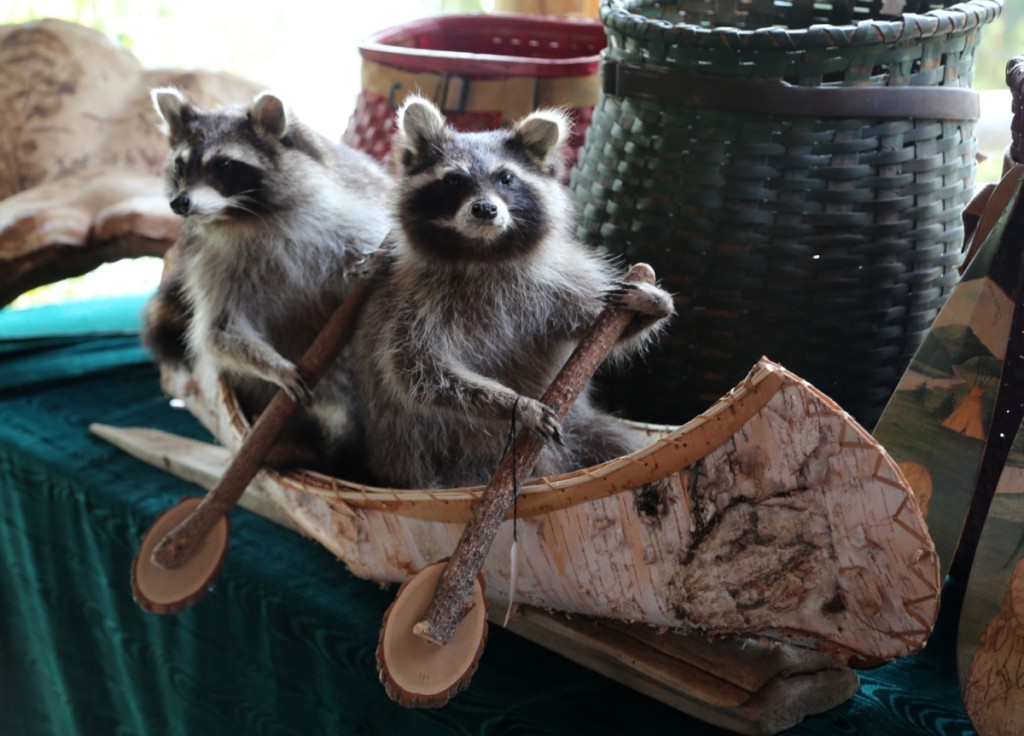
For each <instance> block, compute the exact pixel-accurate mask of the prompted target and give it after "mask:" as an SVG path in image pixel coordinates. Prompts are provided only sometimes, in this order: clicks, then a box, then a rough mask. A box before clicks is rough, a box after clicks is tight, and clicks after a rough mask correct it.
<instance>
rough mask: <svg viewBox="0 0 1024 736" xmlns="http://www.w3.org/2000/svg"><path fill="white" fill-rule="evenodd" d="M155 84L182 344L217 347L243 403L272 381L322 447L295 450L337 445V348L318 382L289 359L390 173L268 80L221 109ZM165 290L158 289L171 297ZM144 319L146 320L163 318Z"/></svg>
mask: <svg viewBox="0 0 1024 736" xmlns="http://www.w3.org/2000/svg"><path fill="white" fill-rule="evenodd" d="M152 97H153V102H154V105H155V107H156V109H157V111H158V112H159V114H160V116H161V118H162V119H163V121H164V129H165V132H166V133H167V135H168V139H169V143H170V147H171V156H170V158H169V162H168V165H167V170H166V178H167V191H168V194H169V196H170V198H171V200H170V201H171V208H172V209H173V210H174V211H175V212H177V213H178V214H180V215H182V217H183V220H182V223H181V231H180V237H179V243H180V248H181V253H180V271H179V273H178V274H177V279H176V280H175V279H171V280H169V282H168V289H170V288H180V291H181V294H182V296H183V297H184V298H183V300H179V301H181V302H183V303H182V304H180V309H178V310H177V311H182V310H184V311H186V313H187V317H188V328H187V344H188V352H189V356H190V357H191V358H192V359H198V358H200V357H203V358H205V359H208V360H211V361H213V363H214V365H215V366H216V367H217V369H218V370H219V371H221V372H222V373H223V374H225V375H226V376H227V377H228V378H229V380H230V382H231V384H232V385H233V386H234V388H235V390H236V392H237V394H238V397H239V400H240V402H241V404H242V407H243V409H244V410H245V411H246V413H247V414H249V415H250V416H253V415H256V414H258V413H259V412H260V411H261V410H262V409H263V408H264V407H265V406H266V405H267V403H268V402H269V401H270V399H271V398H272V397H273V395H274V394H275V393H276V391H277V390H278V387H280V388H283V389H284V390H286V391H287V392H288V393H289V394H290V395H291V396H292V397H293V398H295V399H296V400H298V401H299V402H300V403H301V404H303V405H304V410H303V411H300V413H299V416H298V418H297V420H296V422H295V424H294V425H293V431H294V432H300V430H301V432H302V433H301V434H299V435H298V436H299V437H300V438H301V442H302V443H306V444H309V445H311V447H309V448H307V449H316V450H318V452H316V453H314V455H313V456H306V457H302V458H301V460H302V461H304V462H311V461H315V456H318V455H320V454H321V452H322V453H324V456H325V457H326V456H329V455H330V454H331V453H336V452H337V451H338V448H339V447H341V446H346V445H347V443H349V442H351V441H353V440H354V438H355V437H356V436H357V429H358V427H357V426H356V425H357V412H356V411H355V409H354V405H353V403H352V387H351V379H350V377H349V376H348V374H347V370H346V369H345V368H344V361H340V362H338V363H337V364H336V368H335V369H333V370H332V371H330V372H329V373H328V375H327V376H325V377H324V378H323V379H322V381H321V383H320V384H319V385H318V386H317V389H316V392H315V394H311V392H310V391H309V388H308V387H307V385H306V381H305V379H304V377H303V376H301V375H299V372H298V370H297V369H296V366H295V362H296V361H297V360H298V359H299V358H300V357H301V356H302V354H303V353H304V352H305V350H306V348H307V347H308V346H309V345H310V343H312V341H313V339H314V338H315V337H316V335H317V334H318V333H319V331H320V328H321V327H322V326H323V324H324V323H325V322H326V321H327V319H328V317H329V316H330V314H331V313H332V312H333V311H334V309H335V308H336V307H337V305H338V304H339V303H340V302H341V301H342V299H343V298H344V297H345V296H346V294H347V293H348V292H349V290H350V287H351V284H352V282H353V273H354V272H355V271H357V270H359V269H360V268H361V264H362V262H363V261H364V260H365V259H366V258H367V256H368V255H369V254H370V253H372V252H374V251H375V250H376V249H377V248H378V246H379V244H380V243H381V241H382V240H383V237H384V235H385V234H386V231H387V201H388V194H389V191H390V189H391V185H392V183H391V178H390V177H389V176H388V175H387V173H386V172H385V171H384V169H383V167H381V166H380V165H379V164H377V162H376V161H374V160H373V159H371V158H370V157H369V156H367V155H365V154H363V153H362V152H359V151H356V150H354V149H351V148H349V147H346V146H343V145H338V144H334V143H332V142H331V141H329V140H327V139H326V138H325V137H323V136H321V135H320V134H318V133H316V132H314V131H313V130H311V129H310V128H308V127H306V126H305V125H303V124H302V123H301V122H300V121H299V120H297V119H296V118H295V116H294V115H293V114H292V113H291V112H290V111H289V110H288V109H287V108H286V107H285V105H284V103H283V102H282V101H281V100H280V99H279V98H278V97H276V96H274V95H272V94H269V93H264V94H261V95H259V96H257V97H256V98H255V99H253V100H252V101H251V102H250V103H249V104H247V105H239V106H235V107H228V108H223V109H220V110H216V111H205V110H201V109H199V108H197V107H195V106H193V105H192V104H191V103H190V102H189V101H188V100H187V99H186V98H185V97H184V95H182V94H181V93H180V92H178V91H177V90H174V89H156V90H153V93H152ZM174 296H175V295H174V293H172V292H170V291H168V292H167V293H165V294H159V293H158V295H157V297H163V299H164V300H165V301H166V302H169V303H170V304H171V306H174V301H173V298H174ZM150 311H151V313H152V314H154V315H159V314H160V310H157V309H153V310H150ZM147 327H148V329H149V330H150V331H152V333H154V334H155V332H156V330H157V329H158V328H159V327H160V324H159V322H157V321H156V320H154V324H147ZM144 339H145V337H144ZM311 428H312V429H315V433H314V434H312V435H308V436H307V435H306V434H305V431H306V430H308V429H311ZM317 443H321V445H322V446H320V447H314V445H316V444H317Z"/></svg>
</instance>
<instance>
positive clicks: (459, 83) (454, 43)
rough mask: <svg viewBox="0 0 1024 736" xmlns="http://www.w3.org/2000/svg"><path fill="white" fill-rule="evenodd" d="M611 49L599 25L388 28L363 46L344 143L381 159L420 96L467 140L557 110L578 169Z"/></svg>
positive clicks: (531, 20)
mask: <svg viewBox="0 0 1024 736" xmlns="http://www.w3.org/2000/svg"><path fill="white" fill-rule="evenodd" d="M605 43H606V37H605V32H604V27H603V25H602V24H601V23H600V22H598V21H597V20H591V19H586V18H562V17H547V16H532V15H523V14H516V13H472V14H454V15H441V16H434V17H429V18H424V19H421V20H416V21H413V22H410V23H406V24H403V25H400V26H395V27H393V28H388V29H386V30H383V31H380V32H378V33H376V34H374V35H372V36H370V37H369V38H367V39H366V40H365V41H364V42H363V43H361V44H360V45H359V54H360V56H361V57H362V64H363V67H362V89H361V92H360V94H359V98H358V100H357V102H356V109H355V112H354V113H353V114H352V117H351V118H350V119H349V124H348V127H347V129H346V130H345V133H344V135H343V137H342V139H343V140H344V142H345V143H347V144H349V145H350V146H353V147H355V148H358V149H360V150H363V151H366V152H367V153H369V154H371V155H373V156H375V157H376V158H378V159H381V160H383V159H384V158H385V157H386V156H387V154H388V152H389V150H390V146H391V136H392V133H393V132H394V112H395V110H396V109H397V107H398V106H399V105H401V104H402V101H403V100H404V99H405V98H406V97H407V96H408V95H410V94H412V93H414V92H416V93H419V94H421V95H423V96H425V97H428V98H430V99H431V100H433V101H434V102H435V103H436V104H437V105H438V106H439V107H440V108H441V109H442V111H443V112H444V114H445V117H446V118H448V120H449V122H450V123H451V124H452V125H454V126H455V127H456V128H458V129H459V130H466V131H472V130H491V129H494V128H498V127H502V126H506V125H508V124H510V123H512V122H514V121H515V120H517V119H519V118H521V117H523V116H524V115H527V114H529V113H530V112H532V111H533V110H535V109H537V108H539V107H556V106H558V107H564V108H566V109H568V110H570V111H571V112H572V114H573V118H574V127H573V137H572V139H571V141H570V156H569V159H570V160H569V163H570V164H572V163H575V161H576V153H577V150H578V148H579V147H580V146H581V145H582V143H583V138H584V135H585V133H586V130H587V127H588V126H589V125H590V117H591V112H592V110H593V107H594V105H595V104H596V103H597V100H598V97H599V96H600V92H601V89H600V79H599V67H600V53H601V50H602V49H603V48H604V46H605Z"/></svg>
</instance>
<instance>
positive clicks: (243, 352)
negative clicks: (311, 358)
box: [206, 320, 313, 404]
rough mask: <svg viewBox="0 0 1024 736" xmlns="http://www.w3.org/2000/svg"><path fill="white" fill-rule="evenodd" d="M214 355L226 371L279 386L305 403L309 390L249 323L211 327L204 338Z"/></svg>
mask: <svg viewBox="0 0 1024 736" xmlns="http://www.w3.org/2000/svg"><path fill="white" fill-rule="evenodd" d="M206 343H207V345H208V347H209V349H210V350H211V351H212V352H213V353H214V357H215V358H216V359H217V360H218V361H219V362H221V363H222V364H223V365H225V366H226V367H227V368H229V369H230V370H234V371H236V372H238V373H241V374H243V375H251V376H256V377H257V378H262V379H263V380H264V381H269V382H270V383H273V384H274V385H276V386H279V387H280V388H283V389H284V390H285V391H286V392H287V393H288V395H289V396H290V397H291V398H292V400H294V401H295V402H296V403H297V404H309V403H310V402H312V400H313V392H312V391H311V390H310V388H309V386H308V385H307V384H306V379H305V378H304V377H303V376H302V374H300V373H299V369H298V368H297V367H296V366H295V364H294V363H292V362H291V361H290V360H288V359H286V358H285V357H283V356H282V355H280V354H279V353H278V352H277V351H276V350H274V348H272V347H271V346H270V344H269V343H267V341H266V340H264V339H263V337H262V336H260V335H259V333H258V332H256V330H255V329H253V328H252V327H251V326H250V325H248V324H246V323H243V322H240V321H238V320H235V321H232V322H229V323H226V324H225V325H224V326H223V327H221V328H220V329H215V330H213V331H212V332H211V333H210V335H209V339H208V340H207V341H206Z"/></svg>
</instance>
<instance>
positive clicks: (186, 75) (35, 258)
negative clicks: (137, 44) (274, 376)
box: [0, 19, 260, 306]
mask: <svg viewBox="0 0 1024 736" xmlns="http://www.w3.org/2000/svg"><path fill="white" fill-rule="evenodd" d="M0 68H2V69H3V74H0V129H2V130H3V132H4V134H3V136H0V306H3V305H4V304H7V303H8V302H10V301H11V300H13V299H14V298H15V297H17V296H18V295H19V294H21V293H22V292H24V291H27V290H29V289H31V288H34V287H36V286H40V285H42V284H45V283H49V282H52V281H57V280H60V279H63V278H67V277H69V276H75V275H78V274H82V273H86V272H87V271H90V270H92V269H93V268H95V267H96V266H98V265H100V264H101V263H105V262H107V261H114V260H118V259H120V258H129V257H136V256H160V255H163V253H164V251H166V249H167V248H168V247H169V246H170V245H171V243H173V242H174V239H175V237H177V232H178V217H177V216H176V215H174V214H173V213H172V212H171V210H170V208H169V207H168V205H167V198H166V196H165V194H164V184H163V177H162V171H163V167H164V162H165V161H166V159H167V155H168V149H167V140H166V138H165V137H164V135H163V134H162V133H161V132H160V130H159V127H158V123H159V118H158V117H157V115H156V113H155V112H154V111H153V107H152V104H151V102H150V99H149V90H150V89H151V88H153V87H163V86H175V87H178V88H179V89H181V90H183V91H185V92H187V93H188V94H189V96H190V97H192V98H193V99H196V100H198V101H199V102H200V103H201V104H203V105H207V106H217V105H221V104H227V103H232V102H243V101H245V100H247V99H249V98H251V97H252V96H253V95H255V94H256V93H257V92H259V91H260V88H259V87H257V86H256V85H254V84H253V83H251V82H248V81H246V80H244V79H242V78H240V77H236V76H233V75H230V74H224V73H211V72H203V71H184V70H144V69H143V68H142V66H141V65H140V64H139V62H138V60H137V59H136V58H135V57H134V56H133V55H132V54H131V53H130V52H129V51H127V50H125V49H122V48H119V47H117V46H115V45H114V44H113V43H111V42H110V41H109V40H108V39H107V38H106V37H105V36H103V34H101V33H99V32H97V31H94V30H91V29H88V28H85V27H83V26H79V25H75V24H73V23H67V22H65V21H59V20H53V19H48V20H40V21H33V22H30V23H23V24H19V25H9V26H2V27H0Z"/></svg>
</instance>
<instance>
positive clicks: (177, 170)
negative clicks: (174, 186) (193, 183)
mask: <svg viewBox="0 0 1024 736" xmlns="http://www.w3.org/2000/svg"><path fill="white" fill-rule="evenodd" d="M184 175H185V162H184V161H182V160H181V159H180V158H176V159H174V176H176V177H178V178H181V177H182V176H184Z"/></svg>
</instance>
